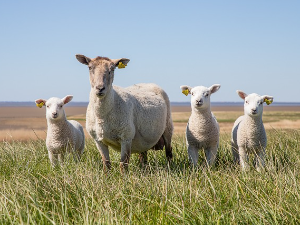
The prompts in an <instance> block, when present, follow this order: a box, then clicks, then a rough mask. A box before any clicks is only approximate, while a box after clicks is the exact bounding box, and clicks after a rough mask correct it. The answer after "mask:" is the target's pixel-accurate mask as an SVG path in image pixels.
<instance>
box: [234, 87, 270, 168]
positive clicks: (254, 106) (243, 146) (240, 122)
mask: <svg viewBox="0 0 300 225" xmlns="http://www.w3.org/2000/svg"><path fill="white" fill-rule="evenodd" d="M237 93H238V95H239V96H240V97H241V98H242V99H243V100H245V102H244V114H245V115H243V116H240V117H239V118H238V119H237V120H236V121H235V123H234V125H233V128H232V133H231V150H232V154H233V159H234V161H235V162H236V163H240V165H241V167H242V170H248V169H249V165H248V154H249V153H251V152H252V153H254V154H255V167H256V169H257V171H261V169H262V168H263V167H264V164H265V162H264V160H265V149H266V146H267V135H266V132H265V128H264V124H263V121H262V114H263V103H264V102H266V103H267V104H268V105H269V104H271V103H272V102H273V97H272V96H269V95H263V96H260V95H258V94H255V93H253V94H249V95H247V94H246V93H244V92H242V91H240V90H237Z"/></svg>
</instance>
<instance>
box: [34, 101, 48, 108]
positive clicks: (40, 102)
mask: <svg viewBox="0 0 300 225" xmlns="http://www.w3.org/2000/svg"><path fill="white" fill-rule="evenodd" d="M35 104H36V106H37V107H39V108H42V107H43V106H44V105H46V100H45V99H37V100H35Z"/></svg>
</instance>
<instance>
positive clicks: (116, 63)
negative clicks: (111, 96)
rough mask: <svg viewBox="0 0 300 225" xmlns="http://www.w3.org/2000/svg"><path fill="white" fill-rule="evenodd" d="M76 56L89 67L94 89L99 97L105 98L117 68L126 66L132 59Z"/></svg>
mask: <svg viewBox="0 0 300 225" xmlns="http://www.w3.org/2000/svg"><path fill="white" fill-rule="evenodd" d="M76 58H77V60H78V61H79V62H81V63H82V64H85V65H87V66H88V67H89V71H90V83H91V87H92V91H94V93H95V95H97V96H98V97H99V98H104V96H105V95H106V94H107V93H108V92H109V91H110V89H111V87H112V83H113V80H114V70H115V68H116V67H118V68H125V66H126V65H127V63H128V62H129V61H130V60H129V59H125V58H121V59H109V58H106V57H97V58H94V59H90V58H89V57H86V56H84V55H76Z"/></svg>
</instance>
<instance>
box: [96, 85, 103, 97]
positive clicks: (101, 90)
mask: <svg viewBox="0 0 300 225" xmlns="http://www.w3.org/2000/svg"><path fill="white" fill-rule="evenodd" d="M96 89H97V95H99V96H102V95H104V94H103V91H104V90H105V87H102V86H97V87H96Z"/></svg>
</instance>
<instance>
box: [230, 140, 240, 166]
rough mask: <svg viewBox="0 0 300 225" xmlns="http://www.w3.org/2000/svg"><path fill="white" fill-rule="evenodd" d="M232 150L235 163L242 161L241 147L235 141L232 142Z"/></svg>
mask: <svg viewBox="0 0 300 225" xmlns="http://www.w3.org/2000/svg"><path fill="white" fill-rule="evenodd" d="M231 152H232V156H233V161H234V163H237V164H239V163H240V155H239V148H238V146H237V145H236V144H234V143H233V142H231Z"/></svg>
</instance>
